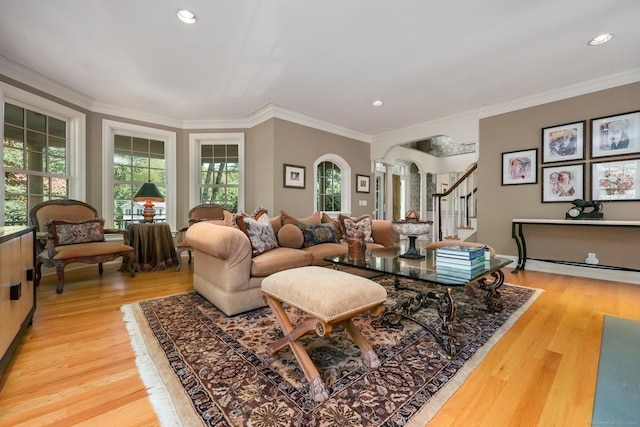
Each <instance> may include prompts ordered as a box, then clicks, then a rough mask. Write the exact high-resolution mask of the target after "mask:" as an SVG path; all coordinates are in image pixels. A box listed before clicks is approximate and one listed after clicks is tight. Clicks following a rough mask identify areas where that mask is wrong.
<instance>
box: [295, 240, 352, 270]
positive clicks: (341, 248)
mask: <svg viewBox="0 0 640 427" xmlns="http://www.w3.org/2000/svg"><path fill="white" fill-rule="evenodd" d="M302 250H303V251H304V252H307V253H308V254H310V255H311V265H329V264H330V263H329V262H327V261H325V260H324V258H326V257H328V256H332V255H342V254H346V253H347V250H348V246H347V244H346V243H344V244H343V243H323V244H321V245H315V246H309V247H308V248H303V249H302Z"/></svg>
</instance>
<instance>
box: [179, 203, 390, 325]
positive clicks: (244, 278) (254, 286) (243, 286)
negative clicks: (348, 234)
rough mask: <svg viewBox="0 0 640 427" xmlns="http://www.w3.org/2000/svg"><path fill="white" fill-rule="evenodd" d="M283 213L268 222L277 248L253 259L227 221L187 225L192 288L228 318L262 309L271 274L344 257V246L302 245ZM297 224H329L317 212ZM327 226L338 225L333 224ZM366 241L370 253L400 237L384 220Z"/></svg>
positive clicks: (246, 242) (247, 242) (249, 247)
mask: <svg viewBox="0 0 640 427" xmlns="http://www.w3.org/2000/svg"><path fill="white" fill-rule="evenodd" d="M283 213H284V212H283ZM284 214H285V215H284V216H283V215H279V216H277V217H274V218H270V219H269V222H270V223H271V226H272V228H273V231H274V233H275V235H276V236H277V238H278V244H279V246H278V247H276V248H274V249H271V250H268V251H266V252H264V253H261V254H260V255H257V256H252V245H251V243H250V240H249V238H248V237H247V235H246V234H245V233H244V232H243V231H241V230H240V229H238V228H234V227H233V226H231V225H230V223H229V221H228V219H227V220H221V221H206V222H199V223H197V224H193V225H192V226H190V227H189V229H188V230H187V234H186V239H187V240H188V242H189V244H190V245H191V246H192V247H193V249H194V267H193V286H194V289H195V290H196V291H197V292H198V293H200V294H201V295H202V296H204V297H205V298H207V299H208V300H209V301H211V302H212V303H213V304H214V305H215V306H216V307H218V308H219V309H220V310H222V311H223V312H224V313H225V314H227V315H229V316H231V315H234V314H237V313H241V312H244V311H249V310H254V309H256V308H259V307H263V306H265V302H264V300H263V298H262V293H261V290H260V286H261V284H262V280H263V279H264V278H265V277H267V276H269V275H270V274H273V273H276V272H278V271H282V270H287V269H290V268H295V267H303V266H308V265H327V264H328V263H327V262H326V261H324V260H323V258H325V257H327V256H329V255H335V254H344V253H347V249H348V247H347V244H346V243H344V242H342V243H321V244H316V245H313V246H309V247H301V246H302V242H300V241H299V240H297V239H296V238H294V235H295V233H296V229H297V230H299V228H297V227H296V225H295V222H296V220H292V218H290V217H288V216H287V215H286V213H284ZM297 221H300V222H302V223H314V224H320V223H321V222H324V223H325V224H327V223H329V222H330V221H331V220H330V218H329V217H328V216H327V215H323V216H322V220H321V216H320V214H319V213H318V212H316V213H315V214H314V215H312V216H310V217H308V218H301V219H298V220H297ZM332 225H334V227H337V221H333V222H332ZM336 231H337V229H336ZM338 234H340V233H339V232H338V231H337V232H336V235H338ZM337 237H338V239H339V238H340V237H342V236H337ZM371 237H372V239H373V242H370V243H367V248H371V249H373V248H381V247H385V246H386V247H388V246H394V245H395V244H396V242H397V241H398V238H399V236H398V234H397V233H396V232H395V231H394V230H393V228H392V226H391V222H390V221H384V220H372V221H371Z"/></svg>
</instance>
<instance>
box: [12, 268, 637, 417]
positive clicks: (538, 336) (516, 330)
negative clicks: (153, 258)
mask: <svg viewBox="0 0 640 427" xmlns="http://www.w3.org/2000/svg"><path fill="white" fill-rule="evenodd" d="M118 267H119V266H117V265H113V264H111V265H107V266H105V271H104V274H103V276H102V277H99V276H98V274H97V269H96V268H95V266H91V267H88V268H81V269H78V270H74V271H68V272H67V274H66V276H67V277H66V284H65V290H64V293H63V294H61V295H58V294H56V293H55V284H56V283H55V282H56V281H55V276H46V277H45V278H44V279H43V282H42V284H41V286H40V288H38V289H37V299H38V307H37V310H36V314H35V317H34V323H33V326H32V327H31V328H30V330H29V331H28V334H27V335H26V336H25V337H24V339H23V340H22V343H21V345H20V346H19V347H18V350H17V352H16V354H15V356H14V358H13V359H12V362H11V363H10V364H9V367H8V370H7V372H6V374H5V376H4V377H3V386H2V389H0V426H29V427H33V426H44V425H59V426H68V425H87V426H89V425H91V426H94V425H127V426H137V425H140V426H143V425H144V426H147V425H158V424H159V422H158V420H157V418H156V416H155V413H154V412H153V409H152V407H151V404H150V402H149V399H148V397H147V393H146V390H145V388H144V386H143V384H142V381H141V380H140V377H139V374H138V370H137V367H136V364H135V356H134V353H133V350H132V349H131V346H130V341H129V335H128V333H127V330H126V327H125V324H124V321H123V314H122V312H121V311H120V308H121V306H122V305H123V304H127V303H131V302H135V301H139V300H144V299H151V298H157V297H161V296H165V295H171V294H177V293H181V292H187V291H190V290H193V285H192V280H193V279H192V267H191V266H189V265H188V264H186V263H185V265H184V266H183V268H182V271H180V272H176V271H174V270H165V271H158V272H148V273H138V274H136V277H135V278H131V277H129V276H128V275H127V274H123V273H121V272H119V271H117V270H118ZM505 276H506V281H507V282H508V283H514V284H519V285H522V286H529V287H534V288H539V289H543V290H544V292H543V293H542V294H541V296H540V297H539V298H538V300H537V301H536V302H535V303H534V304H533V305H532V307H531V308H530V309H529V310H528V311H527V312H525V313H524V314H523V316H522V317H521V318H520V320H519V321H518V322H517V323H516V324H515V325H514V326H513V327H512V329H511V330H510V331H509V332H508V333H507V334H506V335H505V336H504V337H503V338H502V340H501V341H500V342H498V343H497V344H496V345H495V346H494V348H493V349H492V350H491V351H490V352H489V354H488V355H487V357H486V358H485V359H484V361H483V362H482V363H481V364H480V365H479V366H478V368H477V369H476V370H475V371H474V372H473V373H472V374H471V375H470V376H469V378H468V379H467V381H466V382H465V383H464V384H463V386H462V387H461V388H460V389H459V390H458V392H457V393H456V394H454V395H453V397H452V398H451V399H450V400H449V401H448V402H447V403H446V404H445V405H444V407H443V408H442V410H441V411H440V412H439V413H438V414H437V415H436V416H435V417H434V419H433V420H432V422H431V423H430V425H432V426H438V427H439V426H459V425H465V426H476V425H478V426H481V425H486V426H496V425H522V426H547V425H588V422H589V421H590V419H591V411H592V407H593V399H594V392H595V381H596V375H597V368H598V357H599V349H600V338H601V334H602V319H603V316H604V315H612V316H619V317H624V318H629V319H634V320H640V287H638V286H637V285H630V284H623V283H615V282H604V281H598V280H592V279H583V278H576V277H572V276H563V275H554V274H549V273H540V272H532V271H523V272H520V273H519V274H518V275H514V274H511V273H509V272H508V271H507V270H505Z"/></svg>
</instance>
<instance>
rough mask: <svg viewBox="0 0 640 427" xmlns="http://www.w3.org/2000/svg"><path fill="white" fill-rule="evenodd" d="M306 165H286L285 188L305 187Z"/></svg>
mask: <svg viewBox="0 0 640 427" xmlns="http://www.w3.org/2000/svg"><path fill="white" fill-rule="evenodd" d="M304 172H305V167H304V166H296V165H287V164H285V165H284V188H302V189H304V179H305V177H304Z"/></svg>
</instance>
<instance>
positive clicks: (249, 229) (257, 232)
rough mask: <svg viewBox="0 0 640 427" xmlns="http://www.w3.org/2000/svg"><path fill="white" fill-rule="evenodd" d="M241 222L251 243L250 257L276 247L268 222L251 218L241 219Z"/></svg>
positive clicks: (276, 240)
mask: <svg viewBox="0 0 640 427" xmlns="http://www.w3.org/2000/svg"><path fill="white" fill-rule="evenodd" d="M263 217H265V218H267V216H266V215H263ZM242 222H243V223H244V228H245V229H246V234H247V236H248V237H249V241H250V242H251V249H252V256H254V257H255V256H258V255H260V254H262V253H264V252H266V251H268V250H271V249H274V248H277V247H278V239H276V235H275V234H274V232H273V228H272V227H271V223H269V221H267V222H263V221H260V220H255V219H252V218H243V219H242Z"/></svg>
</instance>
